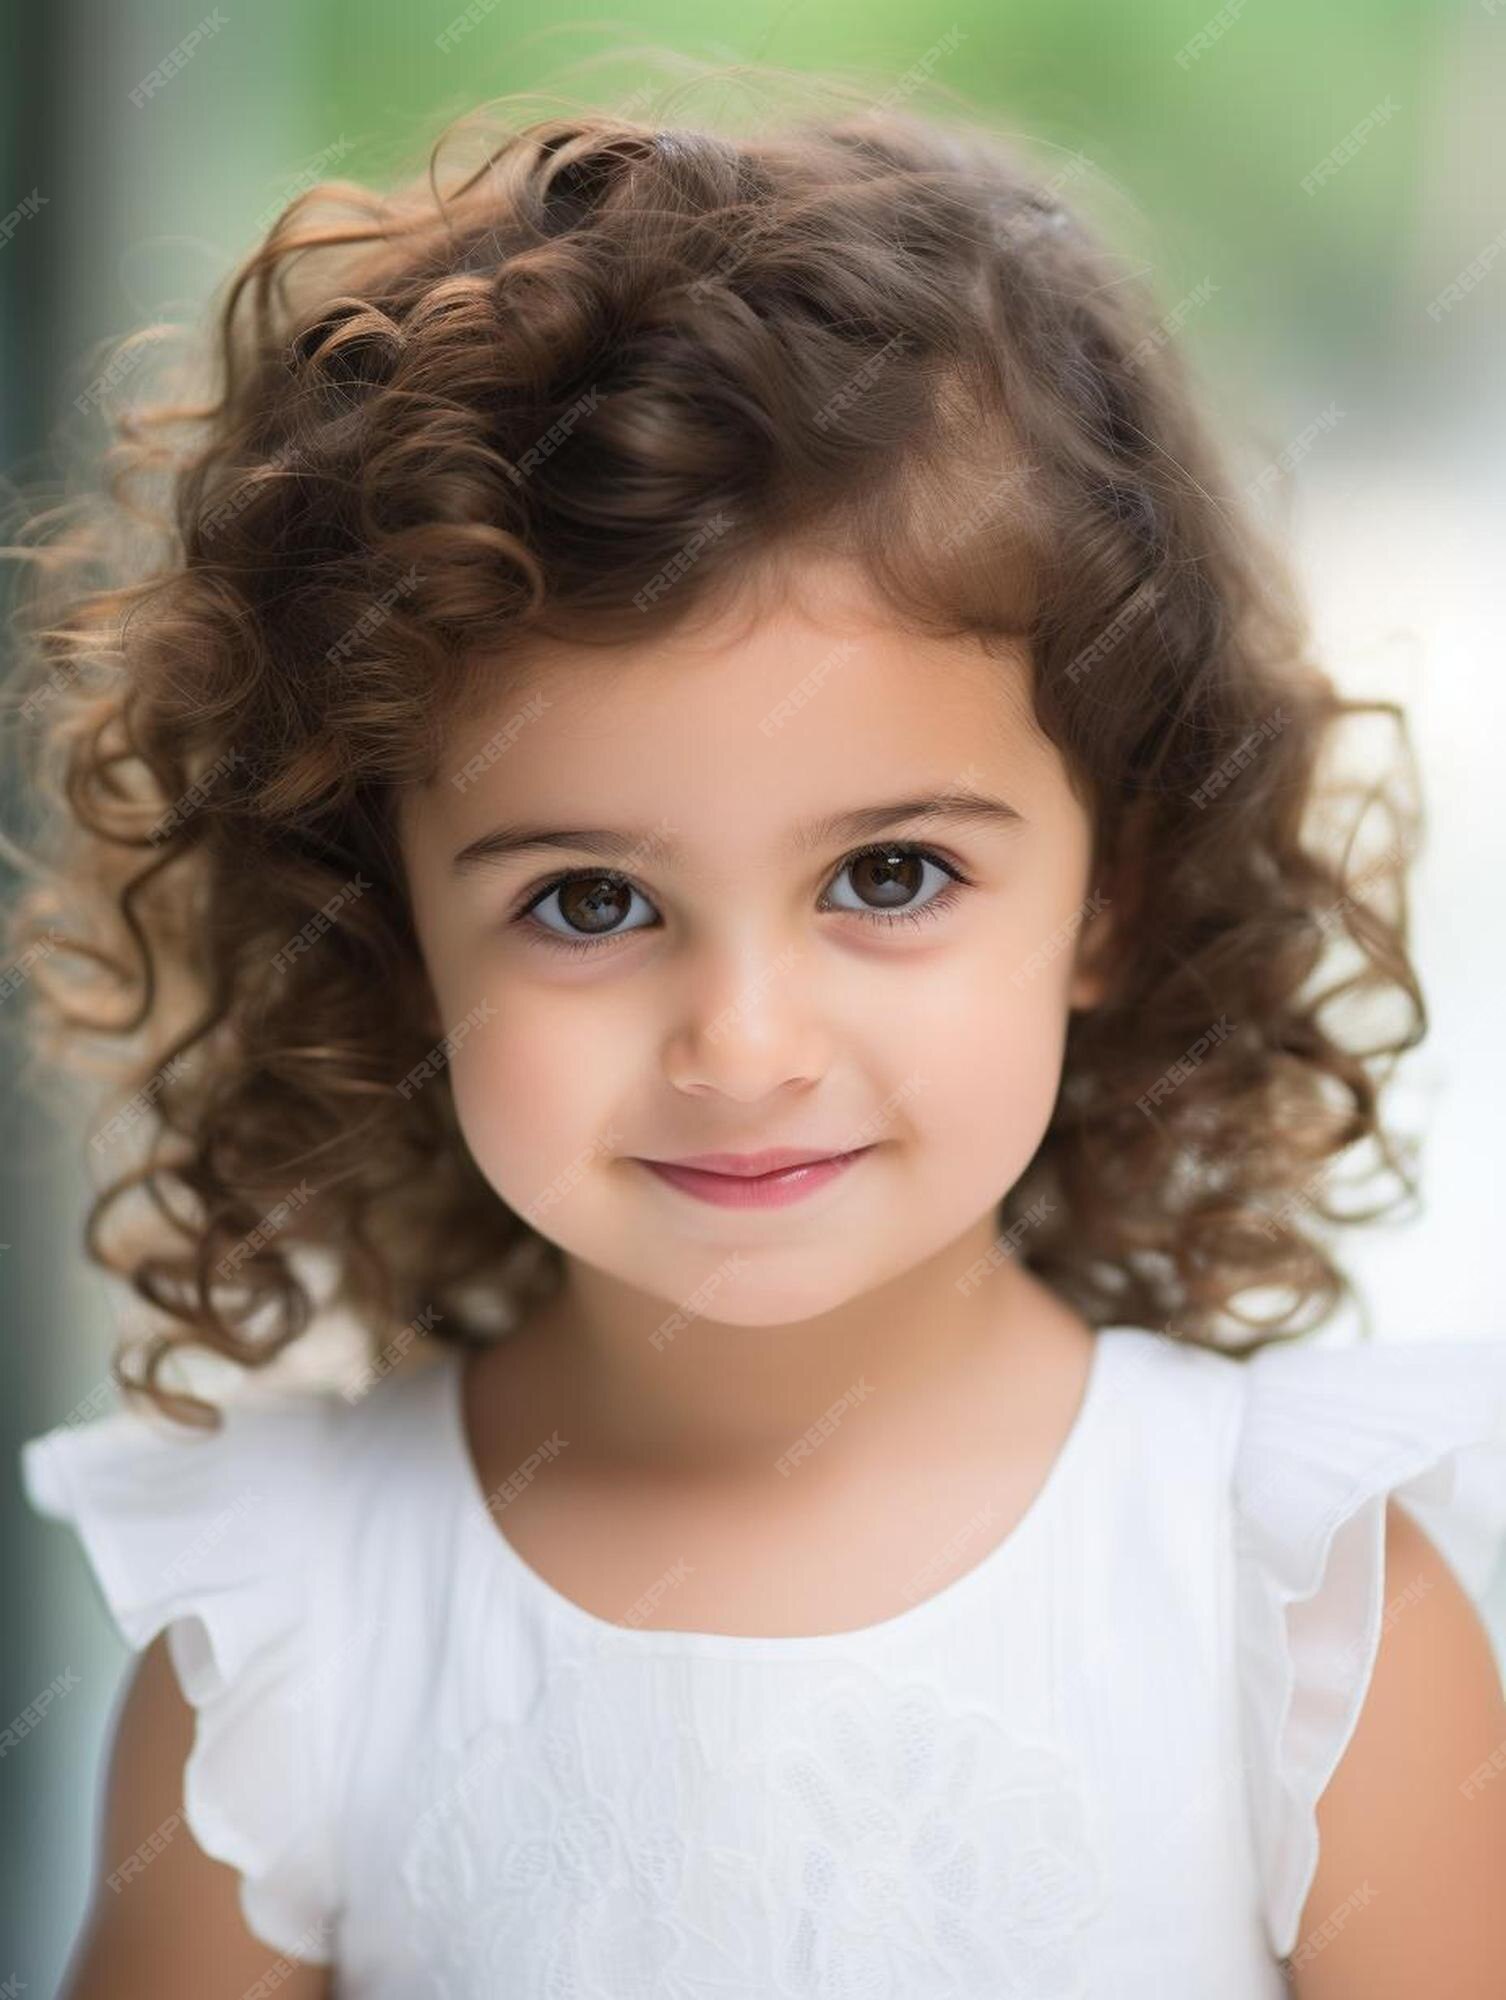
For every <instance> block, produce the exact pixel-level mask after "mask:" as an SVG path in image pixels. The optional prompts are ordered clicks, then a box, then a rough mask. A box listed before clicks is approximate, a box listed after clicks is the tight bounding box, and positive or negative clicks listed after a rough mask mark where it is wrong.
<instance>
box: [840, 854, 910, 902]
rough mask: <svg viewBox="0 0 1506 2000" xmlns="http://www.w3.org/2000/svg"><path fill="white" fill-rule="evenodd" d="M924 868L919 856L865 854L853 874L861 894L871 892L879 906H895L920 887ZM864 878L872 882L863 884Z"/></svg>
mask: <svg viewBox="0 0 1506 2000" xmlns="http://www.w3.org/2000/svg"><path fill="white" fill-rule="evenodd" d="M922 865H923V864H922V862H921V858H920V856H919V855H918V854H893V853H889V854H862V855H859V857H858V859H857V860H856V861H854V862H853V864H852V873H853V879H854V882H855V884H856V886H857V888H858V890H859V893H860V894H864V893H867V892H868V891H870V890H871V891H872V892H873V895H874V899H875V900H876V901H877V902H878V903H879V904H880V905H883V904H896V903H904V902H907V901H908V900H909V899H910V897H912V896H913V895H914V894H915V892H916V890H917V889H918V888H919V887H920V879H921V878H920V871H921V867H922ZM864 876H867V877H870V878H871V879H870V880H867V881H864V880H863V879H862V878H863V877H864ZM896 878H897V879H896Z"/></svg>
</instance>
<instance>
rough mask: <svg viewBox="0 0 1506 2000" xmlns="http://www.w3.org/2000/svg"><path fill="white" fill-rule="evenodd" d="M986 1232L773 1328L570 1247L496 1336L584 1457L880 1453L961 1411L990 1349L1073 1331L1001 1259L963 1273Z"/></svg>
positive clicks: (664, 1462) (751, 1462)
mask: <svg viewBox="0 0 1506 2000" xmlns="http://www.w3.org/2000/svg"><path fill="white" fill-rule="evenodd" d="M996 1241H997V1225H996V1221H995V1218H994V1216H993V1215H992V1214H991V1213H990V1214H989V1215H987V1216H985V1217H983V1218H982V1219H981V1221H980V1222H979V1223H978V1224H977V1225H976V1227H974V1228H972V1229H969V1230H968V1231H967V1232H966V1233H965V1234H964V1235H963V1236H961V1237H959V1238H957V1239H956V1240H955V1241H953V1242H952V1243H951V1244H949V1245H948V1246H947V1247H946V1248H945V1249H944V1250H942V1251H941V1252H938V1253H937V1255H936V1256H934V1257H932V1258H930V1259H928V1260H927V1261H926V1262H925V1263H923V1264H921V1265H919V1266H917V1267H915V1268H913V1269H911V1270H909V1271H906V1272H904V1273H903V1274H902V1275H901V1276H900V1277H898V1278H896V1279H893V1280H890V1281H889V1282H887V1283H885V1284H883V1285H881V1286H879V1287H877V1288H876V1289H874V1290H872V1291H869V1292H865V1293H863V1294H862V1295H861V1296H860V1297H857V1298H854V1299H852V1300H849V1301H847V1302H845V1303H844V1304H843V1305H841V1306H839V1307H836V1308H834V1309H833V1310H832V1311H830V1312H826V1313H821V1314H819V1315H816V1316H814V1317H810V1318H805V1319H801V1320H798V1321H792V1322H785V1323H782V1324H779V1325H773V1326H742V1325H737V1324H733V1323H730V1322H727V1321H724V1320H719V1319H717V1318H716V1317H715V1315H714V1314H712V1313H695V1312H676V1311H675V1310H674V1309H673V1307H666V1305H665V1302H664V1301H663V1300H662V1299H659V1298H655V1297H652V1296H650V1295H649V1294H647V1293H644V1292H641V1291H638V1290H636V1289H634V1288H631V1287H627V1286H624V1285H621V1284H619V1283H618V1282H617V1281H616V1280H614V1279H613V1278H611V1277H610V1276H608V1275H607V1274H605V1273H603V1272H602V1271H600V1270H598V1269H595V1268H594V1267H589V1266H584V1265H581V1264H579V1263H578V1262H576V1261H575V1260H573V1259H572V1260H570V1261H569V1263H568V1264H567V1266H566V1274H565V1279H564V1282H563V1284H562V1286H561V1288H560V1290H559V1291H558V1292H557V1293H556V1294H555V1295H554V1296H553V1297H552V1298H551V1299H549V1300H548V1301H547V1302H546V1303H545V1304H544V1305H543V1306H542V1307H541V1308H540V1309H539V1311H538V1313H537V1314H536V1315H535V1316H534V1317H533V1318H530V1319H529V1321H528V1322H527V1323H526V1325H525V1327H524V1328H523V1329H521V1330H520V1332H519V1333H518V1334H517V1335H516V1336H514V1338H513V1339H512V1340H509V1341H508V1342H507V1343H506V1345H507V1346H509V1347H513V1346H514V1345H515V1343H516V1345H517V1346H518V1347H519V1348H521V1349H523V1350H524V1351H525V1352H526V1353H527V1354H528V1356H529V1358H530V1364H531V1367H532V1368H533V1369H535V1370H537V1371H539V1372H538V1373H537V1374H535V1375H534V1378H533V1379H534V1380H535V1382H536V1383H541V1384H547V1387H546V1388H545V1389H544V1394H545V1396H546V1397H547V1399H548V1401H549V1402H550V1403H552V1404H553V1406H554V1407H555V1408H558V1409H561V1410H562V1411H563V1412H565V1413H566V1421H567V1422H568V1423H570V1424H571V1425H573V1426H574V1429H575V1433H576V1435H577V1436H578V1437H579V1439H580V1440H581V1441H582V1443H583V1444H584V1446H585V1448H586V1450H587V1452H588V1453H589V1455H590V1457H591V1458H593V1459H598V1460H600V1461H608V1460H609V1461H611V1462H613V1463H617V1464H637V1465H651V1466H652V1467H654V1468H655V1469H656V1470H659V1471H674V1470H683V1471H685V1472H687V1473H688V1472H695V1471H711V1470H716V1471H720V1472H723V1473H733V1474H735V1473H736V1472H738V1471H740V1470H744V1469H746V1470H755V1469H757V1470H764V1469H766V1468H767V1466H768V1465H769V1464H770V1463H771V1462H774V1461H778V1460H780V1459H781V1458H782V1457H783V1455H784V1454H786V1453H788V1452H790V1451H792V1450H794V1451H795V1452H796V1453H797V1454H804V1453H809V1452H813V1451H815V1450H816V1449H817V1448H818V1447H819V1448H820V1451H821V1454H822V1455H823V1456H824V1455H825V1451H826V1447H827V1446H828V1445H829V1444H831V1443H832V1442H833V1441H838V1442H837V1449H836V1450H835V1451H834V1452H833V1453H832V1454H831V1456H830V1457H829V1458H828V1459H827V1463H828V1465H831V1466H834V1465H835V1464H836V1463H838V1462H839V1461H843V1460H847V1459H849V1458H850V1457H851V1456H863V1457H866V1455H867V1453H868V1452H869V1451H870V1450H871V1451H874V1452H877V1453H882V1452H883V1451H885V1450H886V1449H888V1450H892V1449H893V1448H894V1445H895V1442H896V1441H897V1440H898V1439H899V1438H900V1437H901V1436H903V1435H904V1434H906V1433H908V1434H910V1435H912V1436H913V1435H914V1434H915V1433H916V1430H917V1427H918V1426H920V1425H922V1424H923V1423H924V1421H925V1417H926V1413H927V1410H928V1409H929V1410H930V1411H934V1412H940V1411H942V1410H944V1409H948V1408H949V1409H952V1410H955V1409H957V1408H958V1407H959V1402H960V1405H961V1407H963V1408H965V1407H966V1398H967V1395H968V1391H969V1387H970V1385H972V1384H974V1383H976V1382H978V1381H980V1380H981V1371H983V1370H984V1369H985V1368H994V1369H997V1368H998V1367H999V1366H1000V1365H1003V1364H1006V1363H1007V1362H1008V1360H1009V1357H1008V1356H1007V1355H1005V1354H1004V1353H1003V1351H1002V1350H1005V1349H1009V1348H1014V1349H1017V1350H1018V1353H1017V1355H1016V1356H1015V1357H1014V1358H1015V1360H1017V1361H1018V1362H1021V1363H1023V1364H1024V1366H1025V1367H1026V1369H1027V1370H1028V1369H1029V1368H1030V1367H1031V1366H1032V1365H1033V1361H1034V1358H1035V1356H1036V1354H1038V1352H1039V1340H1038V1337H1037V1336H1038V1335H1039V1333H1040V1330H1041V1329H1042V1327H1043V1326H1046V1327H1049V1328H1050V1330H1051V1331H1052V1332H1053V1333H1060V1332H1062V1331H1063V1330H1065V1329H1066V1328H1067V1327H1069V1326H1073V1327H1075V1325H1076V1322H1075V1320H1074V1319H1073V1318H1072V1316H1070V1315H1068V1314H1067V1313H1066V1311H1065V1309H1064V1308H1063V1307H1062V1305H1061V1304H1060V1302H1059V1301H1057V1300H1056V1299H1055V1298H1054V1297H1053V1295H1052V1294H1051V1293H1050V1292H1049V1291H1048V1290H1047V1288H1046V1287H1045V1286H1044V1285H1043V1284H1042V1283H1041V1282H1040V1281H1039V1280H1038V1279H1036V1278H1034V1277H1033V1276H1031V1274H1030V1273H1029V1272H1027V1271H1026V1270H1025V1269H1024V1268H1023V1267H1022V1266H1021V1265H1019V1264H1018V1263H1017V1262H1016V1261H1015V1260H1013V1259H1006V1260H1005V1261H1004V1262H1002V1263H999V1264H997V1266H996V1267H995V1266H988V1267H985V1268H986V1275H985V1276H984V1277H983V1278H982V1280H981V1282H978V1283H975V1284H972V1285H968V1286H963V1285H962V1284H961V1283H960V1281H961V1280H962V1278H963V1277H964V1275H965V1274H966V1273H968V1272H969V1271H971V1270H976V1268H977V1266H978V1260H979V1259H980V1258H983V1257H985V1256H986V1255H987V1253H988V1251H989V1250H990V1248H991V1247H992V1246H993V1245H994V1244H995V1243H996ZM1027 1350H1028V1351H1027ZM994 1379H995V1380H997V1379H998V1378H997V1375H995V1377H994ZM823 1418H826V1419H827V1420H828V1421H827V1423H826V1424H825V1425H823V1426H822V1428H821V1429H820V1430H814V1431H813V1430H812V1428H811V1427H812V1426H814V1425H817V1424H818V1423H819V1422H820V1421H821V1420H822V1419H823ZM808 1432H809V1433H810V1436H809V1437H807V1435H806V1434H807V1433H808Z"/></svg>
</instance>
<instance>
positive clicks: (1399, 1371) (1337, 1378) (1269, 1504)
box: [1232, 1341, 1506, 2000]
mask: <svg viewBox="0 0 1506 2000" xmlns="http://www.w3.org/2000/svg"><path fill="white" fill-rule="evenodd" d="M1241 1366H1242V1369H1243V1396H1242V1414H1241V1423H1240V1427H1239V1431H1238V1437H1237V1445H1236V1450H1235V1455H1234V1459H1233V1463H1232V1499H1233V1532H1234V1555H1235V1611H1236V1638H1237V1648H1236V1650H1237V1664H1238V1673H1239V1708H1240V1718H1241V1725H1242V1729H1243V1734H1244V1744H1243V1748H1244V1754H1245V1767H1246V1783H1247V1794H1248V1799H1249V1806H1250V1815H1251V1829H1252V1835H1253V1840H1254V1847H1255V1859H1256V1864H1257V1869H1258V1871H1259V1876H1260V1883H1261V1891H1262V1895H1263V1898H1264V1907H1265V1916H1266V1921H1267V1926H1268V1929H1269V1933H1270V1939H1271V1944H1272V1948H1273V1951H1274V1952H1275V1954H1276V1955H1277V1956H1278V1957H1280V1958H1283V1959H1285V1958H1291V1959H1292V1961H1293V1967H1292V1969H1293V1972H1294V1973H1295V1974H1296V1975H1297V1976H1298V1977H1299V1979H1300V1980H1302V1981H1303V1982H1305V1983H1303V1984H1301V1985H1300V1987H1299V1990H1300V1991H1301V1992H1302V1993H1303V1995H1304V2000H1315V1996H1323V1995H1326V1994H1334V1995H1337V1994H1339V1992H1340V1991H1341V1990H1347V1991H1350V1992H1352V1991H1354V1990H1355V1988H1356V1984H1358V1986H1359V1988H1360V1990H1364V1991H1366V1992H1367V1993H1375V1994H1377V1995H1379V1994H1382V1993H1386V1992H1392V1991H1394V1992H1396V1993H1397V1994H1401V1993H1403V1992H1411V1991H1413V1990H1416V1988H1417V1983H1418V1978H1420V1973H1419V1974H1418V1975H1417V1977H1414V1978H1411V1979H1409V1978H1407V1977H1405V1976H1400V1977H1399V1983H1397V1984H1395V1985H1392V1986H1387V1985H1385V1984H1384V1983H1381V1981H1380V1973H1379V1971H1378V1969H1377V1967H1378V1961H1377V1960H1375V1959H1374V1958H1373V1957H1364V1958H1362V1957H1361V1956H1359V1954H1364V1953H1366V1952H1374V1951H1377V1950H1379V1951H1380V1952H1381V1956H1382V1957H1385V1958H1386V1959H1387V1962H1388V1963H1399V1962H1400V1959H1399V1954H1401V1953H1402V1952H1403V1951H1404V1950H1405V1949H1406V1948H1407V1945H1406V1940H1407V1939H1408V1938H1409V1937H1410V1938H1411V1939H1412V1940H1413V1947H1414V1948H1415V1950H1417V1951H1421V1950H1423V1949H1426V1951H1427V1954H1428V1959H1427V1963H1428V1965H1429V1967H1430V1973H1431V1975H1432V1976H1430V1977H1429V1979H1428V1980H1427V1982H1426V1984H1427V1986H1428V1987H1429V1988H1432V1987H1434V1986H1436V1984H1437V1979H1436V1975H1437V1973H1438V1971H1439V1969H1440V1961H1439V1952H1440V1951H1441V1950H1442V1949H1444V1948H1445V1947H1444V1946H1443V1944H1442V1943H1441V1941H1440V1939H1439V1937H1438V1935H1437V1934H1436V1930H1435V1928H1434V1927H1435V1925H1436V1909H1437V1908H1438V1907H1440V1905H1438V1904H1437V1903H1436V1901H1435V1898H1434V1896H1433V1892H1432V1889H1431V1888H1428V1887H1425V1886H1424V1885H1425V1884H1427V1883H1430V1882H1434V1881H1442V1880H1445V1879H1453V1880H1454V1881H1456V1882H1457V1883H1458V1884H1459V1885H1460V1887H1461V1889H1462V1888H1463V1886H1464V1885H1465V1884H1467V1883H1468V1882H1470V1881H1471V1879H1472V1880H1473V1881H1474V1883H1475V1884H1476V1885H1478V1884H1479V1882H1480V1880H1481V1879H1482V1871H1483V1874H1486V1875H1489V1874H1494V1875H1495V1876H1496V1877H1497V1878H1499V1876H1500V1873H1501V1869H1502V1866H1503V1861H1506V1853H1503V1850H1502V1846H1501V1832H1500V1824H1501V1823H1500V1821H1499V1820H1497V1819H1496V1818H1495V1815H1496V1814H1497V1813H1499V1812H1501V1811H1503V1810H1506V1808H1503V1807H1502V1805H1501V1803H1500V1802H1499V1801H1496V1802H1494V1803H1493V1804H1492V1806H1491V1807H1490V1808H1489V1810H1475V1811H1471V1810H1470V1809H1469V1808H1470V1804H1471V1793H1472V1792H1473V1791H1474V1790H1475V1788H1474V1787H1470V1789H1469V1790H1468V1791H1467V1790H1465V1789H1461V1788H1463V1787H1469V1784H1470V1779H1471V1774H1472V1773H1475V1772H1476V1771H1477V1769H1478V1767H1479V1766H1481V1765H1482V1764H1483V1763H1485V1762H1486V1761H1487V1760H1489V1759H1490V1758H1491V1756H1492V1754H1493V1753H1496V1754H1497V1756H1498V1758H1499V1757H1501V1756H1506V1753H1503V1752H1501V1751H1500V1746H1501V1744H1502V1743H1503V1741H1506V1712H1503V1709H1502V1706H1501V1672H1500V1666H1499V1664H1498V1659H1497V1651H1498V1644H1499V1642H1498V1641H1496V1640H1493V1638H1492V1635H1491V1634H1490V1633H1489V1632H1488V1631H1487V1628H1486V1626H1485V1624H1484V1623H1483V1621H1482V1618H1481V1616H1480V1614H1479V1611H1478V1610H1477V1608H1476V1607H1477V1606H1480V1605H1483V1604H1485V1603H1486V1602H1487V1600H1488V1597H1489V1594H1490V1585H1491V1583H1492V1580H1493V1579H1494V1578H1495V1576H1496V1575H1497V1574H1498V1572H1499V1570H1500V1566H1501V1564H1502V1562H1503V1559H1506V1345H1502V1344H1498V1343H1495V1342H1479V1341H1474V1342H1463V1341H1442V1342H1440V1341H1428V1342H1406V1343H1387V1344H1365V1345H1363V1346H1353V1347H1317V1346H1309V1345H1305V1344H1304V1345H1296V1344H1286V1343H1282V1344H1281V1345H1278V1346H1272V1347H1267V1348H1264V1349H1261V1350H1260V1351H1259V1352H1257V1353H1256V1354H1254V1355H1253V1356H1252V1357H1250V1359H1249V1360H1248V1361H1247V1362H1245V1363H1243V1364H1241ZM1409 1813H1410V1814H1411V1819H1410V1824H1409V1826H1408V1827H1407V1828H1406V1829H1402V1827H1401V1825H1400V1821H1401V1820H1402V1819H1405V1818H1406V1817H1407V1815H1408V1814H1409ZM1493 1822H1494V1823H1493ZM1466 1849H1467V1850H1468V1852H1466V1851H1465V1850H1466ZM1383 1881H1384V1883H1385V1884H1386V1885H1387V1888H1386V1891H1385V1892H1384V1893H1382V1892H1381V1888H1380V1885H1381V1883H1382V1882H1383ZM1409 1885H1410V1886H1409ZM1491 1921H1492V1919H1490V1918H1489V1917H1488V1916H1486V1915H1485V1914H1484V1912H1483V1911H1477V1912H1476V1914H1475V1915H1474V1917H1473V1918H1472V1919H1469V1920H1466V1917H1465V1914H1464V1912H1463V1910H1462V1909H1461V1910H1459V1911H1458V1914H1457V1921H1456V1922H1455V1923H1454V1926H1453V1931H1452V1938H1453V1943H1452V1944H1451V1945H1450V1946H1449V1947H1448V1948H1449V1949H1457V1950H1458V1951H1459V1952H1462V1953H1465V1954H1466V1955H1467V1954H1468V1953H1469V1952H1471V1951H1474V1950H1476V1949H1481V1950H1483V1949H1486V1948H1487V1943H1486V1941H1487V1940H1490V1933H1489V1929H1488V1926H1489V1924H1490V1922H1491ZM1494 1921H1495V1922H1497V1923H1499V1921H1500V1919H1499V1918H1497V1919H1494ZM1470 1922H1472V1923H1473V1930H1472V1931H1471V1929H1470V1928H1469V1924H1470ZM1482 1926H1485V1927H1486V1928H1484V1929H1482ZM1429 1932H1431V1933H1432V1934H1431V1935H1430V1936H1429V1935H1426V1933H1429ZM1382 1940H1384V1944H1383V1945H1382ZM1490 1941H1491V1942H1493V1940H1490ZM1421 1962H1422V1961H1421V1960H1417V1961H1416V1964H1417V1965H1419V1966H1420V1964H1421ZM1362 1965H1363V1967H1364V1972H1365V1976H1363V1977H1362V1976H1361V1974H1360V1971H1359V1968H1360V1967H1361V1966H1362ZM1387 1976H1388V1977H1392V1978H1397V1977H1398V1975H1396V1974H1394V1973H1392V1974H1388V1975H1387ZM1474 1976H1476V1977H1478V1976H1479V1975H1478V1974H1476V1975H1474ZM1341 1980H1347V1981H1348V1986H1347V1989H1341V1986H1340V1985H1338V1984H1335V1983H1333V1982H1335V1981H1341ZM1444 1984H1445V1985H1447V1982H1446V1981H1445V1982H1444ZM1448 1990H1450V1991H1454V1990H1457V1991H1459V1992H1460V1993H1461V1994H1462V1995H1468V1994H1470V1993H1472V1992H1473V1991H1474V1990H1476V1989H1475V1988H1472V1987H1470V1986H1468V1985H1467V1984H1464V1983H1462V1976H1461V1982H1456V1985H1455V1986H1450V1987H1449V1988H1448ZM1478 1990H1480V1991H1481V1993H1482V1994H1483V1991H1484V1988H1483V1987H1481V1988H1479V1989H1478Z"/></svg>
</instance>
